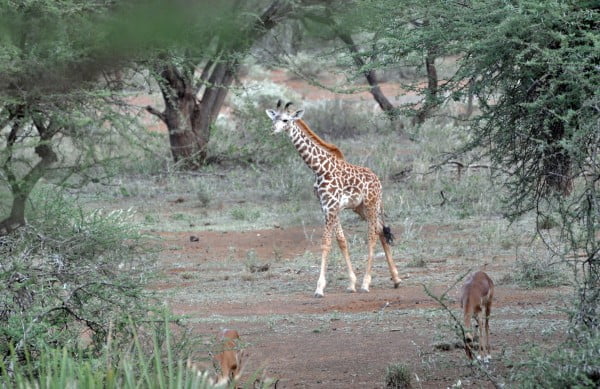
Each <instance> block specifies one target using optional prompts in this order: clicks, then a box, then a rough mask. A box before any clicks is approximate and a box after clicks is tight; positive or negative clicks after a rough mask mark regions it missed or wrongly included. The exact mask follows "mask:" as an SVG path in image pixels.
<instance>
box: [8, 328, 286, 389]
mask: <svg viewBox="0 0 600 389" xmlns="http://www.w3.org/2000/svg"><path fill="white" fill-rule="evenodd" d="M164 324H165V325H164V327H163V328H162V329H160V328H159V329H156V330H155V332H154V336H152V339H151V341H149V342H145V341H143V340H142V337H141V336H138V334H137V332H136V330H135V328H138V327H139V326H138V325H134V324H133V323H132V324H130V329H131V332H132V333H133V338H132V340H131V342H130V344H128V345H127V347H120V348H119V349H113V348H112V346H111V343H110V339H109V341H108V343H107V344H106V345H105V347H104V349H103V350H102V352H101V353H100V354H97V355H87V356H82V355H78V354H77V353H76V352H75V350H73V349H69V348H67V347H63V348H50V347H47V348H44V349H42V350H40V351H39V354H38V358H37V359H38V364H37V367H36V369H35V370H33V369H32V368H31V366H30V365H28V364H24V363H22V361H21V360H20V358H19V356H18V355H16V354H15V353H14V349H13V353H11V355H10V356H9V357H8V358H7V359H5V360H4V361H2V360H0V387H3V388H8V387H10V388H17V389H29V388H46V389H63V388H107V389H111V388H123V389H133V388H148V389H154V388H161V389H167V388H168V389H171V388H177V389H180V388H181V389H203V388H206V389H211V388H215V387H217V386H215V385H214V375H213V374H212V373H211V372H209V371H207V370H200V369H198V368H197V367H196V366H195V365H194V364H193V363H191V362H190V361H191V358H190V355H191V354H192V353H189V354H188V356H187V357H185V358H178V357H177V356H178V355H179V356H181V355H182V354H180V353H179V352H180V350H179V345H177V344H175V343H174V342H173V341H172V335H171V331H170V330H169V324H170V323H169V320H168V319H166V320H165V322H164ZM159 327H160V326H159ZM258 373H260V372H257V373H255V374H253V375H252V376H251V377H250V379H249V380H248V384H245V385H243V386H242V387H244V388H246V387H248V388H250V387H252V388H270V387H272V386H273V385H274V384H276V381H274V380H271V379H261V378H260V377H259V374H258ZM250 383H252V385H250ZM218 387H220V388H222V387H223V386H222V385H221V386H218ZM229 387H232V386H229ZM236 387H237V386H236Z"/></svg>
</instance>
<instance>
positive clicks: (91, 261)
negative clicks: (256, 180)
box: [0, 188, 151, 362]
mask: <svg viewBox="0 0 600 389" xmlns="http://www.w3.org/2000/svg"><path fill="white" fill-rule="evenodd" d="M52 189H53V188H48V189H46V190H41V191H38V192H37V193H36V194H34V196H33V198H32V208H33V209H34V211H35V214H33V215H30V217H29V223H28V225H26V226H25V227H23V228H21V229H18V230H16V231H15V232H13V234H11V235H8V236H5V237H3V240H2V244H1V245H0V257H1V258H2V262H0V360H2V359H5V360H6V358H8V357H9V355H11V354H13V355H16V356H18V357H19V358H25V357H27V358H28V359H29V360H30V362H31V361H35V360H37V359H38V358H39V353H40V352H41V351H42V350H43V349H44V348H45V347H53V348H61V347H68V348H77V347H78V346H79V345H80V344H79V343H80V342H82V341H84V342H85V343H87V344H88V345H89V350H90V351H91V352H98V351H99V350H100V349H101V348H102V346H103V345H104V344H105V343H106V340H107V338H108V337H110V338H111V339H112V343H113V344H120V343H123V342H124V341H126V340H127V339H129V338H130V335H131V334H130V331H129V326H128V325H127V320H129V319H130V318H133V319H135V320H137V319H140V318H142V317H144V316H145V315H147V313H148V310H149V308H148V306H147V302H148V300H147V297H148V295H147V294H146V293H145V292H144V291H143V289H142V287H143V285H144V284H145V283H146V281H147V277H148V270H149V267H150V266H151V262H150V258H149V255H148V251H147V249H142V247H143V246H142V244H143V242H142V237H141V236H140V234H139V232H138V231H137V229H136V228H135V226H134V224H132V222H131V220H130V219H131V216H132V214H131V212H129V211H122V210H119V211H111V212H104V211H102V210H95V211H86V210H84V209H82V208H80V207H78V206H76V205H74V204H73V203H72V199H70V198H68V197H67V196H65V194H64V193H62V192H52ZM11 348H12V349H13V351H11Z"/></svg>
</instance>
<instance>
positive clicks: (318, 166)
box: [289, 124, 335, 175]
mask: <svg viewBox="0 0 600 389" xmlns="http://www.w3.org/2000/svg"><path fill="white" fill-rule="evenodd" d="M289 135H290V138H291V139H292V143H293V144H294V147H296V150H298V153H299V154H300V157H302V159H303V160H304V162H305V163H306V165H308V167H309V168H311V169H312V170H313V171H314V172H315V173H316V174H317V175H321V174H323V173H325V172H326V168H325V167H326V166H330V164H328V163H326V162H327V161H332V160H335V157H334V156H333V155H332V154H331V153H329V152H328V151H326V150H324V149H323V148H321V147H319V146H318V145H317V144H316V143H315V142H313V140H312V139H310V138H309V137H308V136H307V135H306V134H305V133H304V132H303V131H302V130H300V129H299V128H298V126H296V124H293V125H292V126H291V129H290V132H289Z"/></svg>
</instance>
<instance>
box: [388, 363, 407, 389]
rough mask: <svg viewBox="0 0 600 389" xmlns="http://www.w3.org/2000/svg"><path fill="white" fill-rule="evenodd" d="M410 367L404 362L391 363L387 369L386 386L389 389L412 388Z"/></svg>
mask: <svg viewBox="0 0 600 389" xmlns="http://www.w3.org/2000/svg"><path fill="white" fill-rule="evenodd" d="M410 374H411V373H410V369H409V368H408V367H407V366H406V365H404V364H402V363H396V364H391V365H389V366H388V367H387V369H386V370H385V387H386V388H387V389H410V388H412V383H411V379H410Z"/></svg>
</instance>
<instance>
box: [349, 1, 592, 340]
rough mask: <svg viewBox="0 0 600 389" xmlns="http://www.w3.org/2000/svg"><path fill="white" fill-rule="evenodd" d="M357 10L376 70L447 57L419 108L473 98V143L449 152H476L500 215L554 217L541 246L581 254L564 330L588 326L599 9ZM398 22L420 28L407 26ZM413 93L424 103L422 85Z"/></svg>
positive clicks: (541, 5)
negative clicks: (549, 239) (450, 67)
mask: <svg viewBox="0 0 600 389" xmlns="http://www.w3.org/2000/svg"><path fill="white" fill-rule="evenodd" d="M356 4H357V5H358V7H357V8H356V9H358V11H357V12H362V13H363V14H364V15H365V17H364V20H365V22H364V24H362V25H361V24H359V23H356V24H355V25H356V26H359V27H360V26H363V27H364V28H365V31H377V33H376V34H374V35H372V36H373V37H374V38H375V39H376V41H375V42H374V44H376V47H377V50H378V52H379V55H380V57H381V58H385V59H386V61H385V63H394V62H395V63H399V62H401V61H404V60H405V58H406V57H407V56H410V55H411V53H423V54H427V52H428V50H429V48H431V47H433V48H434V53H435V54H436V55H448V54H454V55H457V56H458V66H459V67H458V70H457V71H456V73H455V74H453V75H452V76H451V77H449V78H448V79H447V80H445V81H444V82H443V83H442V84H441V85H439V89H438V91H437V93H436V94H435V99H431V100H430V101H431V102H432V103H433V104H436V105H437V104H440V103H441V102H443V99H442V96H448V97H447V98H453V99H460V98H463V97H467V96H469V94H472V96H474V98H475V99H476V100H477V101H478V104H479V109H480V111H481V114H480V115H478V116H477V117H476V118H474V119H473V120H472V121H471V123H470V131H471V135H472V140H471V141H470V143H469V144H467V145H465V147H464V148H463V149H462V150H459V151H460V152H466V151H477V154H479V155H481V156H482V157H483V156H486V157H487V158H489V159H490V160H491V162H492V163H493V164H494V165H495V166H496V167H499V168H500V169H498V170H496V172H497V173H498V176H497V178H499V179H501V180H502V181H503V182H504V183H505V184H506V187H507V188H508V189H509V191H508V193H509V195H508V198H507V205H508V207H507V213H508V214H509V215H510V216H512V217H517V216H518V215H521V214H523V213H524V212H528V211H531V210H533V211H535V212H536V213H537V214H538V215H539V216H540V217H542V216H547V215H548V214H552V213H557V214H558V215H560V219H561V221H562V223H561V226H562V230H561V231H562V232H561V234H560V238H561V239H560V244H559V245H557V246H554V247H551V249H553V250H555V251H556V252H557V254H559V255H561V256H562V257H563V258H565V257H566V255H567V253H569V252H570V254H571V255H572V256H574V257H576V258H583V261H581V262H579V261H578V262H577V266H575V267H574V268H575V269H577V270H579V271H577V272H576V275H577V277H578V280H579V282H578V284H577V285H578V289H579V296H580V304H579V305H578V309H577V310H576V312H574V315H573V319H574V322H576V323H578V324H583V325H584V327H586V328H598V327H599V326H600V321H599V320H598V317H599V312H600V306H599V304H600V247H599V245H598V239H597V236H598V233H599V230H600V207H599V205H600V200H599V194H598V182H599V180H600V179H599V177H600V169H599V165H598V152H599V151H600V150H599V149H598V148H599V145H600V143H599V142H598V134H599V131H598V128H599V127H598V123H599V122H598V120H599V113H600V112H599V110H598V102H599V88H598V85H600V72H598V66H600V55H599V54H598V52H599V51H598V44H599V43H598V42H600V35H599V34H598V31H599V27H600V15H599V12H600V7H598V5H597V4H596V3H595V2H575V1H570V0H553V1H536V0H518V1H512V2H509V3H507V2H502V1H495V0H478V1H475V0H472V1H435V2H427V3H422V4H421V3H420V2H413V1H409V2H405V3H403V5H402V6H400V7H393V6H392V5H393V4H392V2H387V1H381V2H377V3H376V4H374V2H371V1H367V0H364V1H357V2H356ZM394 4H395V3H394ZM406 15H411V18H412V19H413V20H414V21H417V22H419V21H420V24H419V26H418V28H414V27H411V26H410V25H409V24H407V23H406V21H407V19H406ZM423 21H426V23H423ZM417 90H419V91H420V92H421V93H422V94H423V95H425V96H427V95H428V89H427V87H426V86H425V87H418V86H417ZM442 91H443V92H447V93H440V92H442ZM429 96H430V97H433V96H432V94H431V93H429Z"/></svg>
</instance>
